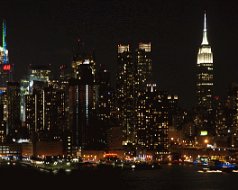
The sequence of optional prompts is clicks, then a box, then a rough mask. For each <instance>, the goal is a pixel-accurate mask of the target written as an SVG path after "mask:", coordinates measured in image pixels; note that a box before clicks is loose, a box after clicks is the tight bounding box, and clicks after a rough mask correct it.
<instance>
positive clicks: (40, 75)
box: [20, 65, 51, 123]
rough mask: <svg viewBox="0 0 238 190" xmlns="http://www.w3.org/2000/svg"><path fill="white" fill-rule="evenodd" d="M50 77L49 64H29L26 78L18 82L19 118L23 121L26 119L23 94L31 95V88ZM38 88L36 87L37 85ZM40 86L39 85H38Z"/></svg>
mask: <svg viewBox="0 0 238 190" xmlns="http://www.w3.org/2000/svg"><path fill="white" fill-rule="evenodd" d="M50 79H51V68H50V65H30V66H29V69H28V75H27V78H26V79H23V80H21V82H20V105H21V106H20V110H21V112H20V118H21V121H22V122H23V123H24V122H25V120H26V116H25V113H26V110H25V109H26V102H25V100H26V99H25V96H26V95H30V94H31V95H32V94H33V89H34V88H36V87H37V86H39V84H42V83H43V84H47V83H49V82H50ZM37 88H38V87H37ZM40 88H41V87H40Z"/></svg>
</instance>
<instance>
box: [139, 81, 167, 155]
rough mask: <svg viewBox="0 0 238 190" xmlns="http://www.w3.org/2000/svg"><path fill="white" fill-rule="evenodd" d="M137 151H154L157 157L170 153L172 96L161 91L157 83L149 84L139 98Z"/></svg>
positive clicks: (142, 152)
mask: <svg viewBox="0 0 238 190" xmlns="http://www.w3.org/2000/svg"><path fill="white" fill-rule="evenodd" d="M137 99H138V108H137V130H136V131H137V136H136V140H137V150H138V151H140V152H137V154H138V155H140V156H143V154H145V151H153V152H154V154H155V155H154V156H155V159H156V158H160V157H161V156H162V155H165V154H168V109H169V106H170V104H171V102H170V101H171V96H168V94H167V93H166V92H163V91H159V90H158V87H157V86H156V84H154V83H153V84H147V85H146V88H145V93H143V94H142V95H140V96H139V97H138V98H137Z"/></svg>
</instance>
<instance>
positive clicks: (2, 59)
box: [0, 20, 13, 91]
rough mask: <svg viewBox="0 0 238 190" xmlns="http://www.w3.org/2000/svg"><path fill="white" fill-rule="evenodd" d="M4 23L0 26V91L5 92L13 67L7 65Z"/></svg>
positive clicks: (5, 28)
mask: <svg viewBox="0 0 238 190" xmlns="http://www.w3.org/2000/svg"><path fill="white" fill-rule="evenodd" d="M6 30H7V27H6V21H5V20H4V21H3V24H2V47H0V90H1V91H5V90H6V87H7V82H9V81H11V80H12V70H13V65H12V64H10V63H9V58H8V50H7V42H6V36H7V33H6Z"/></svg>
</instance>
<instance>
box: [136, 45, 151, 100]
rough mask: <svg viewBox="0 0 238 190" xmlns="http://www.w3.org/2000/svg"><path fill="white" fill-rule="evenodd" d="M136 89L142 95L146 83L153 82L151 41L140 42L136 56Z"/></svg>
mask: <svg viewBox="0 0 238 190" xmlns="http://www.w3.org/2000/svg"><path fill="white" fill-rule="evenodd" d="M135 62H136V63H135V91H136V93H138V95H140V93H143V92H144V91H145V88H146V84H147V83H148V82H151V81H150V80H151V77H152V59H151V43H139V48H138V49H137V50H136V56H135Z"/></svg>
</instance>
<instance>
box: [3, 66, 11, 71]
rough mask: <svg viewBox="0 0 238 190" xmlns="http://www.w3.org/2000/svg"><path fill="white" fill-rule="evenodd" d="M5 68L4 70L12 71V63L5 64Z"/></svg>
mask: <svg viewBox="0 0 238 190" xmlns="http://www.w3.org/2000/svg"><path fill="white" fill-rule="evenodd" d="M3 70H4V71H10V70H11V65H10V64H4V65H3Z"/></svg>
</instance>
